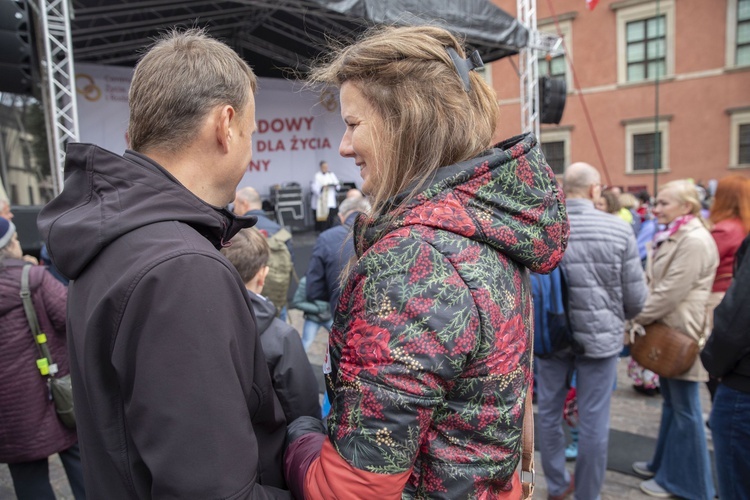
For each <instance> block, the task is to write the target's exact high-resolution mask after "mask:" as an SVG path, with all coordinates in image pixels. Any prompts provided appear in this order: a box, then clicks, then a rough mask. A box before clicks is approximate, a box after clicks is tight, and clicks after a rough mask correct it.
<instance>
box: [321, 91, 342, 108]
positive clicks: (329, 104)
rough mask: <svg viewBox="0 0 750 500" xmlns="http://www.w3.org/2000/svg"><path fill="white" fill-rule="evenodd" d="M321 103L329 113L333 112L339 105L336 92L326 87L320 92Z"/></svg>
mask: <svg viewBox="0 0 750 500" xmlns="http://www.w3.org/2000/svg"><path fill="white" fill-rule="evenodd" d="M320 105H321V106H323V107H324V108H325V109H326V110H327V111H328V112H329V113H333V112H334V111H336V110H337V109H338V107H339V102H338V99H336V94H334V93H333V92H331V91H330V90H328V89H326V90H324V91H323V92H321V93H320Z"/></svg>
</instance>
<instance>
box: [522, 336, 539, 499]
mask: <svg viewBox="0 0 750 500" xmlns="http://www.w3.org/2000/svg"><path fill="white" fill-rule="evenodd" d="M529 342H531V347H530V348H529V359H530V361H529V370H531V373H534V333H533V332H532V333H531V335H529ZM533 394H534V379H533V378H532V382H531V384H530V385H529V388H528V389H527V390H526V402H525V404H524V406H525V408H524V412H523V430H522V434H521V488H522V491H523V496H522V498H524V499H530V498H532V497H533V496H534V482H535V481H536V473H535V472H534V402H533Z"/></svg>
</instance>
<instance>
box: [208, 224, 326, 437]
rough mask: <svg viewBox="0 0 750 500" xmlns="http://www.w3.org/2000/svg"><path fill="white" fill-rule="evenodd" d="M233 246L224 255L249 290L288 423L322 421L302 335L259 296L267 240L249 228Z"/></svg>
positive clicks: (224, 249) (261, 286) (264, 274)
mask: <svg viewBox="0 0 750 500" xmlns="http://www.w3.org/2000/svg"><path fill="white" fill-rule="evenodd" d="M231 243H232V244H231V245H230V246H228V247H225V248H223V249H222V250H221V252H222V253H223V254H224V255H225V256H226V258H227V259H229V261H230V262H231V263H232V265H233V266H234V267H235V268H236V269H237V272H238V273H239V274H240V277H241V278H242V281H243V282H244V283H245V288H247V295H248V297H249V300H250V302H251V303H252V305H253V309H254V311H255V319H256V324H257V327H258V331H259V332H260V340H261V345H262V346H263V352H264V353H265V355H266V360H267V363H268V371H269V372H270V373H271V379H272V383H273V388H274V390H275V391H276V395H277V396H278V398H279V401H280V402H281V407H282V408H283V410H284V415H285V416H286V420H287V422H289V423H291V422H293V421H294V420H295V419H296V418H297V417H300V416H303V415H308V416H311V417H316V418H320V414H321V411H320V403H319V401H318V383H317V381H316V378H315V374H314V373H313V370H312V366H310V362H309V361H308V359H307V355H306V354H305V350H304V348H303V347H302V342H301V340H300V336H299V333H297V330H295V329H294V328H293V327H292V326H290V325H288V324H287V323H285V322H283V321H281V320H280V319H278V318H277V317H276V307H275V306H274V305H273V304H272V303H271V302H270V301H269V300H268V299H266V298H265V297H263V296H262V295H260V291H261V290H262V289H263V285H264V284H265V279H266V276H267V275H268V271H269V267H268V265H267V264H268V256H269V253H270V250H269V247H268V243H267V242H266V238H265V237H264V236H263V235H262V234H261V233H259V232H258V231H257V230H255V229H252V228H250V229H243V230H241V231H240V232H239V233H237V235H235V237H234V238H232V240H231Z"/></svg>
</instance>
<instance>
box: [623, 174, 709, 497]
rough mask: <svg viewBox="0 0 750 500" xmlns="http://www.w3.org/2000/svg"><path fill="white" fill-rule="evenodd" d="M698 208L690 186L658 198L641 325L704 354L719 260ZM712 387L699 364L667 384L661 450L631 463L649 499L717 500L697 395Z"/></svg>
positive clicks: (673, 186)
mask: <svg viewBox="0 0 750 500" xmlns="http://www.w3.org/2000/svg"><path fill="white" fill-rule="evenodd" d="M700 209H701V206H700V201H699V198H698V192H697V190H696V189H695V186H694V185H693V184H692V183H691V182H688V181H673V182H669V183H667V184H665V185H664V186H662V188H661V190H660V191H659V195H658V196H657V199H656V206H655V207H654V215H655V216H656V218H657V220H658V222H659V223H660V224H664V225H666V229H664V230H663V231H660V232H658V233H657V234H656V235H655V236H654V249H653V253H652V254H651V255H650V256H649V257H650V258H649V264H648V266H647V272H648V275H649V291H650V293H649V297H648V299H647V300H646V305H645V306H644V307H643V310H642V311H641V313H640V314H639V315H638V317H636V318H635V321H636V322H637V323H640V324H641V325H649V324H651V323H654V322H656V321H659V322H662V323H665V324H666V325H667V326H670V327H672V328H674V329H676V330H679V331H680V332H683V333H684V334H686V335H688V336H690V337H692V338H693V339H695V340H696V341H697V342H698V343H699V345H701V347H702V346H703V344H704V342H705V330H706V302H707V300H708V297H709V294H710V293H711V286H712V284H713V280H714V275H715V274H716V268H717V266H718V265H719V254H718V251H717V249H716V244H715V243H714V240H713V238H712V237H711V233H709V232H708V230H707V229H706V227H705V226H704V224H703V220H702V219H701V218H700ZM707 380H708V374H707V373H706V371H705V369H704V368H703V365H702V364H701V361H700V359H699V358H696V360H695V363H693V366H692V367H691V368H690V369H689V370H688V371H686V372H685V373H684V374H682V375H680V376H679V377H675V378H665V377H662V378H661V392H662V395H663V396H664V403H663V405H662V417H661V426H660V427H659V438H658V440H657V443H656V451H655V452H654V456H653V458H652V459H651V461H650V462H636V463H634V464H633V469H634V470H635V471H636V472H637V473H639V474H641V475H642V476H644V477H647V478H651V479H649V480H647V481H644V482H643V483H641V490H643V492H644V493H646V494H648V495H651V496H655V497H662V498H668V497H670V496H672V495H677V496H680V497H683V498H691V499H706V500H710V499H713V498H714V485H713V479H712V476H711V465H710V461H709V456H708V449H707V446H706V435H705V431H704V423H703V412H702V411H701V404H700V398H699V393H698V390H699V385H700V384H699V382H705V381H707Z"/></svg>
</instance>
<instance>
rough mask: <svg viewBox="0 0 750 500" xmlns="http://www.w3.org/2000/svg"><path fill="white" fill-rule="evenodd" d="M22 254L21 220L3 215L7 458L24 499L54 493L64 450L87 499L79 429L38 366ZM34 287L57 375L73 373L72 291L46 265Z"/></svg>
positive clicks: (0, 280)
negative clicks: (53, 471) (68, 333)
mask: <svg viewBox="0 0 750 500" xmlns="http://www.w3.org/2000/svg"><path fill="white" fill-rule="evenodd" d="M22 257H23V252H22V251H21V245H20V244H19V243H18V238H17V236H16V228H15V226H14V225H13V223H12V222H10V221H9V220H7V219H4V218H2V217H0V408H2V410H0V463H6V464H8V468H9V469H10V474H11V477H12V478H13V487H14V489H15V492H16V496H17V497H18V498H19V500H24V499H33V500H37V499H54V498H55V494H54V492H53V491H52V486H51V485H50V481H49V468H48V467H49V466H48V463H47V458H48V457H49V456H50V455H54V454H55V453H58V454H59V455H60V458H61V460H62V462H63V465H64V466H65V472H66V473H67V476H68V481H69V482H70V487H71V490H72V492H73V495H74V496H75V498H76V499H82V498H86V494H85V492H84V486H83V470H82V468H81V456H80V451H79V449H78V444H77V441H78V438H77V436H76V431H75V430H73V429H68V428H67V427H65V426H64V425H63V423H62V422H61V421H60V419H59V418H58V417H57V413H56V412H55V404H54V402H52V401H51V400H50V397H49V388H48V386H47V377H45V376H43V375H42V374H41V373H40V372H39V369H38V368H37V365H36V361H37V358H39V351H38V350H37V347H36V342H35V341H34V338H33V334H32V333H31V328H30V326H29V322H28V319H27V318H26V313H25V312H24V307H23V302H22V300H21V297H20V292H21V271H22V269H23V267H24V266H25V265H27V264H28V263H27V262H26V261H24V260H23V259H22ZM29 289H30V291H31V300H32V303H33V304H34V309H35V311H36V314H37V317H38V319H39V324H40V327H41V330H42V332H44V333H45V334H46V337H47V346H48V348H49V350H50V354H51V356H52V361H53V362H54V363H56V364H57V367H58V371H57V374H58V375H59V376H64V375H67V374H68V373H69V371H70V369H69V367H68V353H67V349H66V348H65V300H66V297H67V290H66V289H65V287H64V286H63V285H62V284H61V283H60V282H58V281H57V280H56V279H55V278H53V277H52V275H51V274H49V273H48V272H47V271H45V269H44V267H42V266H33V267H32V268H31V271H30V273H29Z"/></svg>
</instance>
